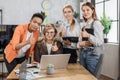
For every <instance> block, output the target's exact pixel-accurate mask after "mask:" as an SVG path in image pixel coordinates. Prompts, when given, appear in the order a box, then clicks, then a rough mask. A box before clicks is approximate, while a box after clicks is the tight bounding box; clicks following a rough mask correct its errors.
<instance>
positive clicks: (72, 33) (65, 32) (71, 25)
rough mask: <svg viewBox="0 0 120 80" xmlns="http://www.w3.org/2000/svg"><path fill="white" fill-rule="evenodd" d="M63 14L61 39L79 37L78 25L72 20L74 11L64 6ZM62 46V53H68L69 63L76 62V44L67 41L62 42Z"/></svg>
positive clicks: (70, 7) (68, 6)
mask: <svg viewBox="0 0 120 80" xmlns="http://www.w3.org/2000/svg"><path fill="white" fill-rule="evenodd" d="M63 14H64V17H65V19H66V22H65V25H64V26H63V29H62V31H61V36H62V37H79V32H80V25H79V24H78V23H77V21H76V20H75V18H74V16H73V15H74V9H73V7H72V6H71V5H66V6H65V7H64V8H63ZM62 42H63V44H64V49H63V53H65V54H66V53H70V54H71V56H70V60H69V63H76V62H77V52H76V48H77V43H74V42H70V41H69V40H68V39H67V40H63V41H62Z"/></svg>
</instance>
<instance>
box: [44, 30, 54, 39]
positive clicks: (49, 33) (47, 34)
mask: <svg viewBox="0 0 120 80" xmlns="http://www.w3.org/2000/svg"><path fill="white" fill-rule="evenodd" d="M54 37H55V30H54V29H53V28H51V29H48V30H47V31H46V32H45V38H46V40H53V38H54Z"/></svg>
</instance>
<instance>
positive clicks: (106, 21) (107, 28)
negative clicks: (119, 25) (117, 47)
mask: <svg viewBox="0 0 120 80" xmlns="http://www.w3.org/2000/svg"><path fill="white" fill-rule="evenodd" d="M101 23H102V25H103V26H104V30H103V33H104V42H105V43H107V42H108V38H107V35H108V33H109V31H110V30H111V25H112V20H111V19H110V18H109V17H106V14H105V13H103V16H102V17H101Z"/></svg>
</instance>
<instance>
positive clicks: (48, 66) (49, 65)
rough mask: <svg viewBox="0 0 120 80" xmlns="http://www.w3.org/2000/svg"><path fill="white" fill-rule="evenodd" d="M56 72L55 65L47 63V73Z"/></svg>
mask: <svg viewBox="0 0 120 80" xmlns="http://www.w3.org/2000/svg"><path fill="white" fill-rule="evenodd" d="M53 73H54V65H53V64H48V65H47V74H53Z"/></svg>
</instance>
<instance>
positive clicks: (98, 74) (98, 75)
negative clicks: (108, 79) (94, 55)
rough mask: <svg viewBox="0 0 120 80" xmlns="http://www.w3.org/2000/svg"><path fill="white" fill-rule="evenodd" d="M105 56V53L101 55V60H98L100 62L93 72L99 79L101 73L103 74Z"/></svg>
mask: <svg viewBox="0 0 120 80" xmlns="http://www.w3.org/2000/svg"><path fill="white" fill-rule="evenodd" d="M103 57H104V55H103V54H101V55H100V58H99V60H98V63H97V65H96V69H95V71H94V74H93V75H94V76H95V77H96V78H97V79H99V78H100V75H101V70H102V63H103Z"/></svg>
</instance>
